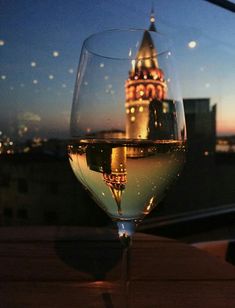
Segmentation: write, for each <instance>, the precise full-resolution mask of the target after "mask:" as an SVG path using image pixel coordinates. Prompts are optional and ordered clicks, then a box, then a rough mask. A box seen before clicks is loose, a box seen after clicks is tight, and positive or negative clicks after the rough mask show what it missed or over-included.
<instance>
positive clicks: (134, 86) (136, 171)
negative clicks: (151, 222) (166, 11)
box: [68, 30, 186, 243]
mask: <svg viewBox="0 0 235 308" xmlns="http://www.w3.org/2000/svg"><path fill="white" fill-rule="evenodd" d="M172 58H173V55H172V51H171V50H170V48H169V45H168V41H167V39H166V38H165V37H164V36H163V35H161V34H159V33H157V32H153V31H147V30H109V31H104V32H102V33H98V34H95V35H92V36H90V37H89V38H88V39H86V40H85V42H84V44H83V48H82V52H81V57H80V63H79V67H78V73H77V80H76V85H75V92H74V100H73V106H72V112H71V137H72V140H71V143H70V145H69V146H68V152H69V160H70V164H71V166H72V169H73V171H74V173H75V175H76V177H77V178H78V180H79V181H80V182H81V183H82V184H83V185H84V186H85V187H86V188H87V189H88V190H89V192H90V193H91V196H92V197H93V199H94V200H95V201H96V203H97V204H98V205H99V206H100V207H101V208H102V209H103V210H104V211H105V212H106V213H107V214H108V215H109V216H110V217H111V219H112V220H113V221H115V222H116V223H117V226H118V231H119V237H120V238H121V239H122V241H123V242H124V243H128V242H129V241H130V238H131V236H132V234H133V232H134V230H135V226H136V225H138V224H139V223H140V222H141V221H142V219H143V218H144V217H145V215H147V214H148V213H150V211H151V210H152V209H153V208H154V207H155V206H156V205H157V204H158V203H159V202H160V201H161V199H162V198H163V196H164V195H165V194H166V192H167V190H168V188H169V186H170V185H171V183H172V182H173V181H174V179H176V178H177V176H178V175H179V172H180V170H181V168H182V166H183V164H184V157H185V141H186V129H185V118H184V109H183V103H182V99H181V96H180V94H179V90H178V83H177V78H176V75H175V71H174V66H173V64H172V62H173V61H172V60H173V59H172Z"/></svg>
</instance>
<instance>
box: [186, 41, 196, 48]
mask: <svg viewBox="0 0 235 308" xmlns="http://www.w3.org/2000/svg"><path fill="white" fill-rule="evenodd" d="M196 46H197V42H196V41H190V42H189V43H188V47H189V48H191V49H193V48H195V47H196Z"/></svg>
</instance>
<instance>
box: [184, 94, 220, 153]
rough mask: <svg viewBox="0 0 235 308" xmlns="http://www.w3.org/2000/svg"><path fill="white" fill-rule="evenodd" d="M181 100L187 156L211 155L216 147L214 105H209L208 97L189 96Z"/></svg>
mask: <svg viewBox="0 0 235 308" xmlns="http://www.w3.org/2000/svg"><path fill="white" fill-rule="evenodd" d="M183 101H184V110H185V118H186V127H187V144H188V153H189V155H188V156H189V157H191V158H200V157H202V156H213V155H214V153H215V149H216V105H213V106H211V105H210V99H209V98H189V99H184V100H183Z"/></svg>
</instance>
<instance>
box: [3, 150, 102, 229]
mask: <svg viewBox="0 0 235 308" xmlns="http://www.w3.org/2000/svg"><path fill="white" fill-rule="evenodd" d="M0 166H1V168H0V226H6V225H52V224H53V225H99V224H100V225H101V224H102V223H104V222H106V221H107V218H106V215H105V214H104V213H103V211H101V210H100V209H99V208H98V207H97V206H96V205H95V204H94V203H93V201H92V200H91V199H90V198H89V196H88V195H87V193H86V192H85V191H84V189H83V188H82V186H81V184H80V183H79V182H78V181H77V179H76V178H75V176H74V175H73V173H72V170H71V168H70V166H69V162H68V159H66V158H65V157H63V158H61V157H59V155H51V154H50V155H48V154H45V153H42V152H41V153H39V152H37V153H35V152H29V153H24V154H23V153H22V154H14V155H7V154H6V155H0Z"/></svg>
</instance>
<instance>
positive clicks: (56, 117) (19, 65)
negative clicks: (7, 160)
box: [0, 0, 235, 137]
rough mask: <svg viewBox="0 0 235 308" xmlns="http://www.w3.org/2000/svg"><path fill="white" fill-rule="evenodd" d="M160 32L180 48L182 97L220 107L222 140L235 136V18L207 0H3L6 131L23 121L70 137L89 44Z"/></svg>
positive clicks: (0, 30) (2, 115)
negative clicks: (103, 34) (95, 37)
mask: <svg viewBox="0 0 235 308" xmlns="http://www.w3.org/2000/svg"><path fill="white" fill-rule="evenodd" d="M152 3H153V4H154V8H155V16H156V27H157V29H158V30H159V31H160V32H163V33H165V34H168V36H170V37H171V39H172V40H173V42H174V47H175V57H176V64H177V68H178V77H179V83H180V85H181V90H182V96H183V97H185V98H193V97H209V98H211V104H215V103H217V106H218V115H217V132H218V134H220V135H221V134H235V86H234V80H235V76H234V74H235V16H234V13H231V12H228V11H226V10H224V9H221V8H219V7H217V6H215V5H212V4H209V3H208V2H206V1H204V0H174V1H173V0H155V1H143V0H135V1H134V0H133V1H132V0H116V1H115V0H114V1H107V0H106V1H105V0H96V1H95V0H67V1H64V0H63V1H62V0H57V1H55V0H41V1H39V0H20V1H19V0H18V1H17V0H0V14H1V16H0V17H1V18H0V106H1V112H0V130H1V131H3V132H7V133H8V132H10V128H11V127H12V126H14V124H15V122H16V119H18V122H20V121H31V122H32V123H36V124H37V126H38V127H39V129H40V134H42V135H43V136H54V137H67V136H68V131H69V130H68V128H69V116H70V110H71V104H72V97H73V89H74V83H75V78H76V70H77V65H78V61H79V55H80V50H81V46H82V43H83V40H84V39H85V38H86V37H87V36H89V35H91V34H93V33H95V32H99V31H102V30H106V29H110V28H143V29H144V28H148V27H149V16H150V11H151V6H152Z"/></svg>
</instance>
